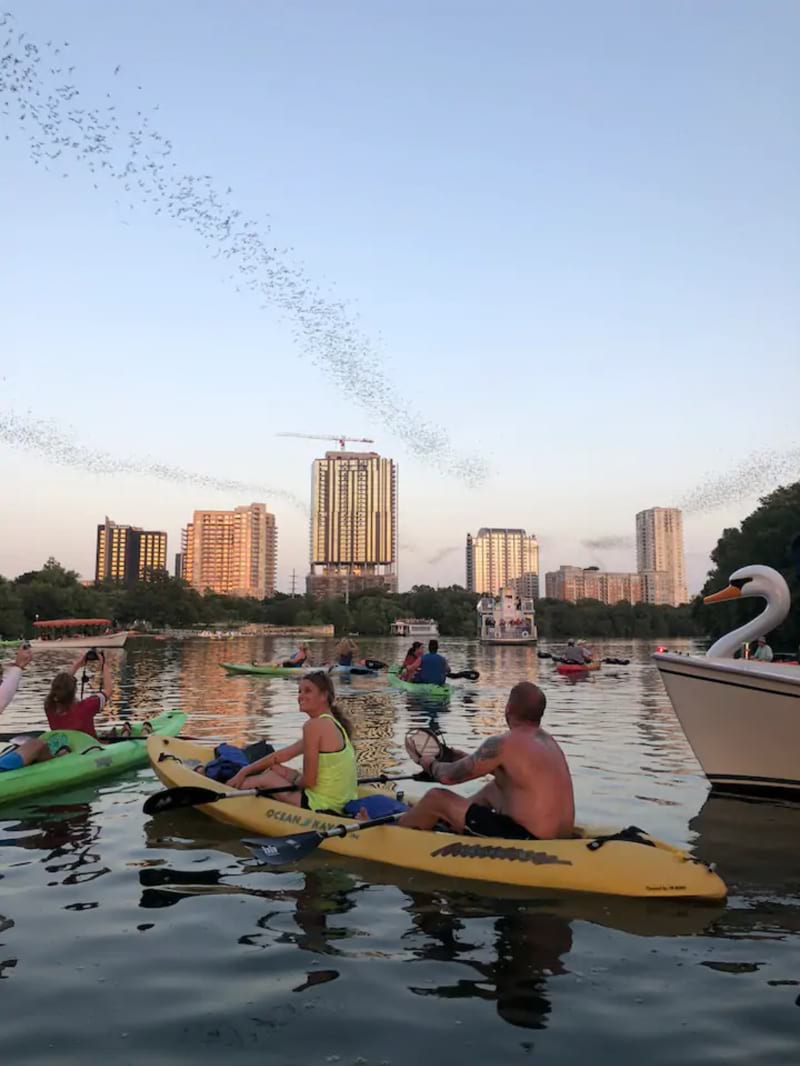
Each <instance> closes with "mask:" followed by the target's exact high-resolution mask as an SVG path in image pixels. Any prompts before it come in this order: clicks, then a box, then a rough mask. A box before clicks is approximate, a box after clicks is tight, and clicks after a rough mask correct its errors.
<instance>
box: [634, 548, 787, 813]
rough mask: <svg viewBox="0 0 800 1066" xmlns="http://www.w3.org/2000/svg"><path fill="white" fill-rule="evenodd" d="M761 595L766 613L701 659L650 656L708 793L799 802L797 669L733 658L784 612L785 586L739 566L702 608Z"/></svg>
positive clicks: (775, 577) (773, 576) (766, 571)
mask: <svg viewBox="0 0 800 1066" xmlns="http://www.w3.org/2000/svg"><path fill="white" fill-rule="evenodd" d="M744 596H759V597H762V598H763V599H765V600H766V601H767V606H766V609H765V610H763V611H762V612H761V614H760V615H758V616H757V617H756V618H754V619H752V621H750V622H748V623H746V624H745V625H743V626H740V627H739V628H738V629H735V630H733V631H732V632H731V633H727V634H726V635H725V636H723V637H720V639H719V640H718V641H716V643H715V644H712V646H711V647H710V648H709V649H708V651H707V652H706V654H705V655H677V654H675V653H671V652H665V653H658V654H656V655H654V656H653V659H654V660H655V664H656V666H657V667H658V671H659V673H660V675H661V680H662V681H663V682H664V687H665V689H666V690H667V695H668V696H669V698H670V701H671V703H672V706H673V708H674V710H675V714H676V715H677V717H678V721H679V722H680V724H681V727H682V729H683V731H684V733H685V734H686V739H687V740H688V741H689V744H690V745H691V748H692V750H693V751H694V753H695V755H696V756H697V760H698V762H699V763H700V765H701V766H702V768H703V772H704V773H705V775H706V777H707V778H708V780H709V782H710V783H711V787H712V788H713V789H717V790H719V791H725V792H739V793H745V794H751V795H763V796H788V797H790V798H793V799H795V800H800V667H799V666H796V665H793V664H783V663H774V662H772V663H768V662H759V661H757V660H753V659H734V658H733V655H734V653H735V652H736V651H737V650H738V649H740V648H741V647H742V644H743V643H745V642H747V641H751V640H756V639H757V638H758V637H763V636H765V635H766V634H767V633H769V632H770V631H771V630H773V629H775V628H776V626H779V625H780V624H781V622H782V621H783V620H784V618H785V617H786V615H787V614H788V613H789V607H790V604H791V596H790V593H789V587H788V585H787V584H786V582H785V581H784V579H783V577H782V576H781V574H779V573H778V571H777V570H773V569H772V567H769V566H744V567H742V568H741V569H739V570H737V571H735V573H733V574H732V575H731V577H730V584H729V585H728V587H727V588H726V589H722V590H721V591H720V592H715V593H714V594H713V595H711V596H706V598H705V601H704V602H705V603H719V602H721V601H723V600H731V599H738V598H739V597H744Z"/></svg>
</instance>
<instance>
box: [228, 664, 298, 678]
mask: <svg viewBox="0 0 800 1066" xmlns="http://www.w3.org/2000/svg"><path fill="white" fill-rule="evenodd" d="M222 667H223V669H224V670H227V671H228V673H229V674H263V675H264V676H265V677H302V676H303V674H304V672H305V671H306V670H308V669H310V668H309V667H308V666H305V665H303V666H258V665H257V664H256V663H223V664H222Z"/></svg>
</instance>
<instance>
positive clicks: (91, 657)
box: [86, 648, 100, 663]
mask: <svg viewBox="0 0 800 1066" xmlns="http://www.w3.org/2000/svg"><path fill="white" fill-rule="evenodd" d="M99 658H100V655H99V654H98V651H97V648H89V650H88V651H87V652H86V662H87V663H93V662H95V661H96V660H97V659H99Z"/></svg>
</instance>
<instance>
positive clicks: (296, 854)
mask: <svg viewBox="0 0 800 1066" xmlns="http://www.w3.org/2000/svg"><path fill="white" fill-rule="evenodd" d="M399 817H400V815H399V814H384V815H383V817H381V818H370V819H369V820H368V821H366V822H356V823H355V824H353V825H336V826H334V827H333V829H312V830H311V832H310V833H293V834H292V835H291V836H286V837H273V838H272V840H271V841H270V843H268V844H263V845H261V846H260V847H257V848H253V849H252V851H253V854H254V855H255V856H256V858H258V859H261V861H262V862H265V863H267V865H269V866H286V865H288V864H289V863H292V862H299V860H300V859H304V858H305V857H306V855H309V854H310V853H311V852H312V851H314V850H315V848H318V847H319V846H320V844H322V843H323V842H324V841H326V840H331V839H332V838H333V837H345V836H347V835H348V834H349V833H360V832H361V830H362V829H372V827H373V826H376V825H388V824H389V823H390V822H396V821H397V819H398V818H399Z"/></svg>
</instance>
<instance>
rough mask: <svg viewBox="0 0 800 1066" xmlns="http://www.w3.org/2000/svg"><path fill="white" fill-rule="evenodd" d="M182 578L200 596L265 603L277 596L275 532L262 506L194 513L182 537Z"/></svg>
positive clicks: (264, 506) (275, 527)
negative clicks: (210, 594)
mask: <svg viewBox="0 0 800 1066" xmlns="http://www.w3.org/2000/svg"><path fill="white" fill-rule="evenodd" d="M180 554H181V564H180V565H181V574H180V576H181V577H182V578H183V579H184V580H185V581H188V583H189V584H190V585H192V587H193V588H196V589H197V590H198V592H205V591H206V589H211V590H212V591H213V592H217V593H219V594H220V595H223V596H249V597H253V598H254V599H259V600H261V599H264V598H266V597H269V596H272V595H274V593H275V580H276V576H277V563H278V529H277V526H276V524H275V516H274V515H273V514H272V513H271V512H270V511H268V510H267V508H266V505H265V504H263V503H251V504H250V505H249V506H246V507H236V508H234V509H233V510H232V511H195V512H194V516H193V518H192V521H191V522H190V523H189V524H188V525H187V526H186V528H185V529H184V530H183V533H182V536H181V553H180Z"/></svg>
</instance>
